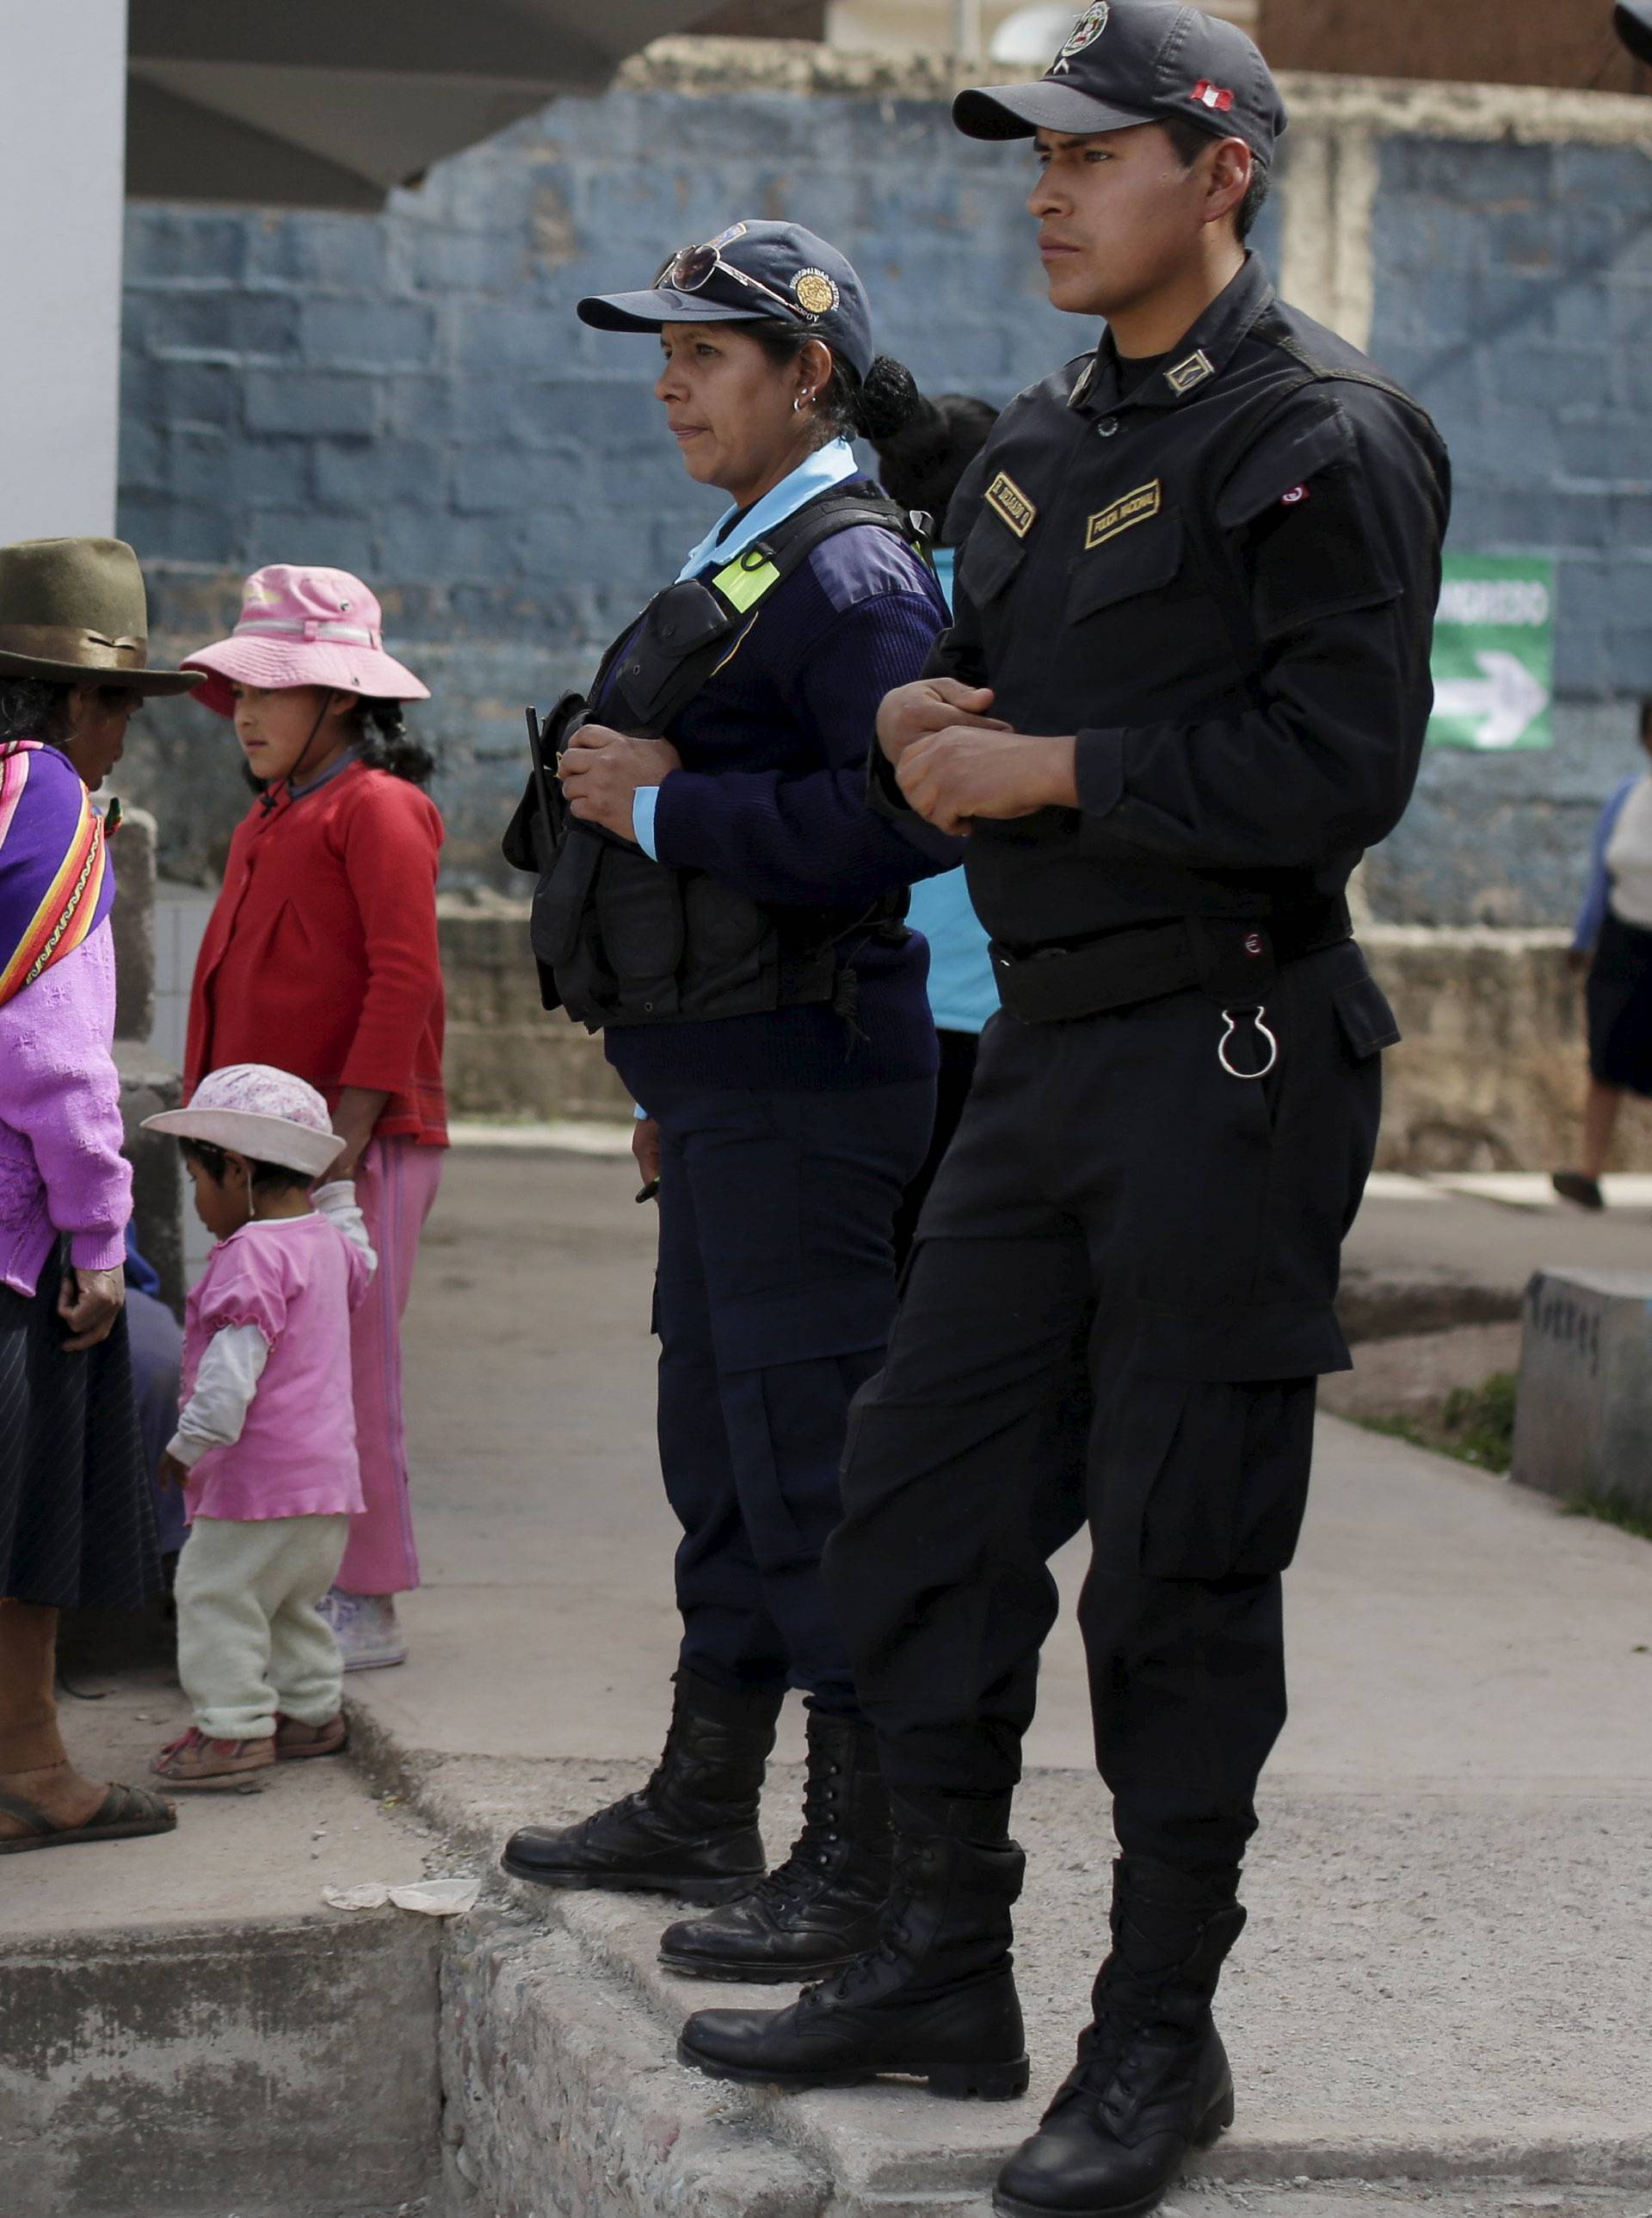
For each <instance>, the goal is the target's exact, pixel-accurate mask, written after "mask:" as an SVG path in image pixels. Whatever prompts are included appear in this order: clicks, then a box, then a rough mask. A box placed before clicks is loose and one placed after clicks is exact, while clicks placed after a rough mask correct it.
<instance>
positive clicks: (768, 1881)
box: [746, 1763, 844, 1916]
mask: <svg viewBox="0 0 1652 2218" xmlns="http://www.w3.org/2000/svg"><path fill="white" fill-rule="evenodd" d="M842 1778H843V1766H842V1764H840V1763H827V1764H823V1765H815V1766H813V1767H811V1769H810V1770H809V1773H808V1775H807V1779H806V1780H805V1781H804V1785H803V1829H802V1831H801V1832H800V1833H799V1835H798V1836H797V1838H796V1839H795V1841H794V1842H793V1843H792V1844H791V1848H790V1849H789V1852H788V1854H787V1856H786V1861H785V1862H784V1863H780V1864H777V1865H776V1866H775V1868H774V1869H773V1870H772V1871H771V1872H769V1873H766V1874H764V1877H763V1878H762V1879H760V1880H758V1883H757V1885H756V1886H755V1887H753V1888H752V1892H751V1894H750V1895H749V1896H748V1897H747V1898H746V1899H747V1900H748V1901H750V1902H752V1903H754V1904H760V1905H762V1907H763V1908H764V1909H765V1910H769V1911H773V1912H775V1913H776V1914H777V1915H780V1916H783V1915H784V1914H785V1913H786V1911H789V1910H792V1909H795V1907H796V1905H798V1904H799V1903H801V1902H806V1901H807V1899H808V1898H809V1897H810V1896H811V1895H812V1894H818V1893H820V1889H821V1887H823V1886H824V1885H825V1883H826V1874H827V1873H828V1872H829V1871H830V1870H831V1868H832V1865H833V1863H834V1862H836V1861H837V1850H838V1847H839V1845H840V1843H841V1842H842V1839H843V1834H842V1831H841V1825H840V1821H841V1819H842V1818H843V1814H844V1813H843V1807H842V1797H843V1788H842V1786H841V1785H840V1783H839V1782H840V1781H841V1780H842Z"/></svg>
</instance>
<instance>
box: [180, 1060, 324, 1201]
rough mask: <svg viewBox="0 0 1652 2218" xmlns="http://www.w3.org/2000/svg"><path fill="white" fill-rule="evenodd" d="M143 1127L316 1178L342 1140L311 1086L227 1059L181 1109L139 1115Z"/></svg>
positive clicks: (286, 1073) (266, 1066)
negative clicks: (142, 1120) (143, 1116)
mask: <svg viewBox="0 0 1652 2218" xmlns="http://www.w3.org/2000/svg"><path fill="white" fill-rule="evenodd" d="M144 1130H145V1132H171V1133H174V1134H176V1137H178V1138H179V1139H180V1140H205V1141H206V1142H207V1144H208V1145H209V1146H210V1147H214V1148H232V1149H234V1151H235V1153H236V1154H237V1155H245V1156H246V1157H248V1159H249V1160H250V1161H251V1162H258V1163H279V1164H280V1165H281V1166H282V1169H283V1170H289V1171H303V1172H305V1173H306V1175H307V1176H309V1177H311V1178H319V1176H320V1174H321V1173H322V1172H323V1171H325V1169H326V1168H327V1166H328V1164H329V1163H330V1162H332V1160H333V1158H334V1156H335V1155H337V1153H338V1151H339V1149H341V1148H342V1147H343V1144H344V1141H343V1136H342V1134H340V1133H337V1132H335V1131H333V1129H332V1119H331V1117H330V1116H329V1115H328V1113H327V1105H326V1103H325V1101H324V1100H322V1098H321V1096H320V1094H318V1093H317V1092H316V1090H315V1088H314V1087H313V1086H312V1085H310V1084H309V1083H308V1082H307V1081H306V1080H304V1079H302V1078H295V1077H294V1075H293V1074H292V1072H291V1071H290V1070H277V1069H275V1065H274V1064H273V1063H228V1064H226V1066H225V1068H224V1069H222V1070H214V1071H213V1072H212V1074H211V1075H209V1076H208V1077H206V1078H203V1079H202V1080H201V1083H200V1085H199V1086H198V1087H196V1088H195V1095H194V1098H193V1100H191V1101H190V1103H189V1107H188V1108H187V1109H164V1110H162V1112H161V1113H160V1115H159V1116H158V1117H145V1118H144Z"/></svg>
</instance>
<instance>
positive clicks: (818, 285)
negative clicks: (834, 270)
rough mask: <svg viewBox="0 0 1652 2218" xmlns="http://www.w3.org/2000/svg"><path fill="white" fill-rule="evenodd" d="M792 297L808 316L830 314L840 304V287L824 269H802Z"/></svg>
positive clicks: (797, 277) (796, 280) (794, 284)
mask: <svg viewBox="0 0 1652 2218" xmlns="http://www.w3.org/2000/svg"><path fill="white" fill-rule="evenodd" d="M792 298H793V299H794V300H795V301H796V303H797V305H798V307H800V308H801V310H802V311H803V313H804V314H805V315H806V316H829V315H830V314H831V313H832V310H833V309H834V308H835V307H837V305H838V288H837V287H836V286H835V285H834V284H833V283H832V280H831V278H830V277H828V276H826V271H825V270H799V271H798V273H797V276H796V279H795V282H794V283H793V285H792Z"/></svg>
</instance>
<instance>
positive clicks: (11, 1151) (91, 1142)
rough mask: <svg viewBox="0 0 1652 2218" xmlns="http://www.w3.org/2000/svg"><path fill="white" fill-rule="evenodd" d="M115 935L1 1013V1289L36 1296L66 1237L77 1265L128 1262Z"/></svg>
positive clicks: (99, 933) (83, 950)
mask: <svg viewBox="0 0 1652 2218" xmlns="http://www.w3.org/2000/svg"><path fill="white" fill-rule="evenodd" d="M113 1040H114V934H113V932H111V931H110V928H109V926H108V922H107V921H105V922H104V923H102V924H100V925H99V926H98V927H97V929H96V932H93V933H92V934H91V936H90V938H89V939H87V941H86V942H85V944H84V946H81V947H77V948H76V950H75V951H74V953H73V954H72V955H65V957H63V959H62V960H61V961H60V962H58V963H53V965H52V967H51V969H50V970H45V971H42V972H41V974H40V976H39V977H38V978H37V979H36V980H35V981H34V984H33V985H32V986H25V987H24V988H23V989H22V993H21V994H14V995H13V997H12V998H11V1000H10V1001H8V1002H6V1003H5V1004H4V1005H3V1007H0V1283H3V1284H4V1285H6V1286H10V1287H11V1288H12V1289H13V1290H14V1292H17V1293H20V1294H32V1293H33V1292H34V1289H35V1286H36V1285H37V1283H38V1281H39V1279H40V1270H41V1267H42V1266H43V1265H44V1263H45V1262H46V1258H47V1257H48V1256H49V1255H51V1253H52V1249H53V1246H54V1245H55V1244H56V1242H57V1240H58V1237H59V1234H61V1233H67V1234H68V1236H69V1255H70V1260H71V1261H72V1262H75V1263H77V1264H79V1265H80V1267H81V1268H82V1269H83V1270H87V1271H112V1270H113V1269H114V1267H115V1265H116V1264H117V1263H119V1262H121V1261H123V1260H124V1257H125V1254H126V1229H127V1218H128V1217H130V1216H131V1214H132V1167H131V1165H130V1164H129V1163H128V1162H127V1161H126V1159H125V1157H124V1156H123V1155H121V1138H122V1137H123V1136H122V1132H121V1080H120V1075H119V1073H118V1072H117V1071H116V1069H115V1067H114V1056H112V1055H111V1054H110V1052H109V1049H110V1044H111V1043H112V1041H113Z"/></svg>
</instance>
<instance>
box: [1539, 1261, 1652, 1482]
mask: <svg viewBox="0 0 1652 2218" xmlns="http://www.w3.org/2000/svg"><path fill="white" fill-rule="evenodd" d="M1524 1328H1525V1329H1524V1330H1523V1332H1522V1335H1521V1341H1520V1391H1519V1406H1518V1409H1517V1413H1516V1416H1515V1422H1514V1460H1513V1477H1514V1478H1516V1479H1517V1480H1519V1483H1520V1484H1521V1485H1523V1486H1535V1487H1538V1488H1539V1489H1540V1490H1542V1491H1543V1492H1544V1494H1553V1495H1556V1496H1559V1497H1560V1498H1561V1499H1562V1501H1573V1500H1576V1499H1578V1498H1582V1499H1585V1500H1588V1501H1592V1502H1611V1503H1612V1504H1614V1505H1615V1506H1617V1507H1618V1508H1621V1509H1629V1510H1633V1511H1635V1512H1636V1513H1637V1515H1641V1516H1652V1272H1646V1271H1586V1270H1581V1269H1575V1268H1574V1269H1566V1270H1548V1271H1539V1272H1538V1273H1537V1274H1536V1275H1535V1276H1534V1277H1533V1279H1532V1280H1531V1285H1530V1286H1528V1287H1527V1289H1526V1296H1525V1316H1524Z"/></svg>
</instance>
